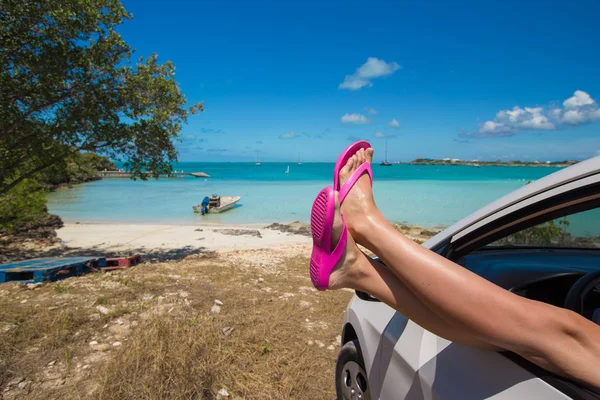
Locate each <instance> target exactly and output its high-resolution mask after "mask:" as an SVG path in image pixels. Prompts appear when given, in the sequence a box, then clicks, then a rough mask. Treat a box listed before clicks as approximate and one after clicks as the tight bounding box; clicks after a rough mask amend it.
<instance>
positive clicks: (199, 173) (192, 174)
mask: <svg viewBox="0 0 600 400" xmlns="http://www.w3.org/2000/svg"><path fill="white" fill-rule="evenodd" d="M190 175H191V176H195V177H196V178H210V175H209V174H206V173H204V172H192V173H190Z"/></svg>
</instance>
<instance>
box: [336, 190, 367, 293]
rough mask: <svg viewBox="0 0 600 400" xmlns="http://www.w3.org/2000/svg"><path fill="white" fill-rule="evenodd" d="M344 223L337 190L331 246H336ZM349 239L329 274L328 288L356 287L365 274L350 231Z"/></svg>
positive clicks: (358, 251)
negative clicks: (342, 253)
mask: <svg viewBox="0 0 600 400" xmlns="http://www.w3.org/2000/svg"><path fill="white" fill-rule="evenodd" d="M343 228H344V223H343V220H342V214H341V213H340V203H339V199H338V192H335V215H334V217H333V229H332V235H331V246H332V247H331V248H332V249H333V248H335V246H336V245H337V243H338V241H339V240H340V236H341V235H342V231H343ZM347 237H348V239H347V241H346V251H345V252H344V255H343V256H342V258H341V259H340V261H338V263H337V265H336V266H335V268H334V270H333V272H332V273H331V275H329V286H328V289H330V290H335V289H341V288H355V283H356V282H357V280H358V279H360V278H361V277H362V276H363V275H364V271H362V270H361V263H360V262H359V259H360V256H361V254H360V250H359V249H358V247H356V243H355V242H354V239H353V238H352V236H351V235H350V232H348V236H347Z"/></svg>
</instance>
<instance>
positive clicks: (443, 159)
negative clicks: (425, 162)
mask: <svg viewBox="0 0 600 400" xmlns="http://www.w3.org/2000/svg"><path fill="white" fill-rule="evenodd" d="M442 161H450V158H442Z"/></svg>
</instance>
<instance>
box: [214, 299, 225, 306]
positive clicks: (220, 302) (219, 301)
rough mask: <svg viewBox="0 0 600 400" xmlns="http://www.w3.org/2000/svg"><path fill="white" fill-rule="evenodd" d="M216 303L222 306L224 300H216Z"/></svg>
mask: <svg viewBox="0 0 600 400" xmlns="http://www.w3.org/2000/svg"><path fill="white" fill-rule="evenodd" d="M215 304H216V305H218V306H222V305H223V302H222V301H221V300H215Z"/></svg>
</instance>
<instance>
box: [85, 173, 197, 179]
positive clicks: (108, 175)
mask: <svg viewBox="0 0 600 400" xmlns="http://www.w3.org/2000/svg"><path fill="white" fill-rule="evenodd" d="M97 173H98V176H99V177H102V178H131V172H128V171H98V172H97ZM149 174H150V175H151V173H149ZM186 175H187V174H186V173H185V172H183V171H173V172H171V173H170V174H160V175H159V177H160V178H185V176H186Z"/></svg>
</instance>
